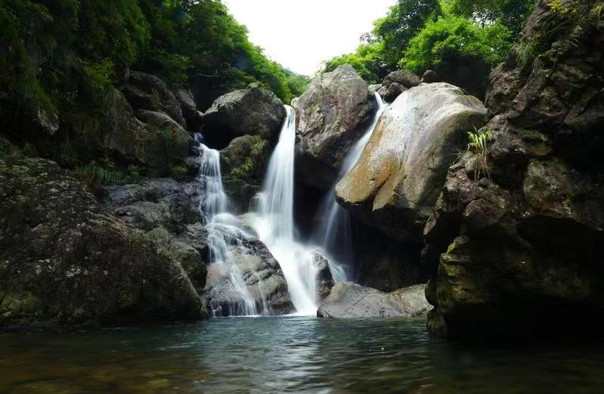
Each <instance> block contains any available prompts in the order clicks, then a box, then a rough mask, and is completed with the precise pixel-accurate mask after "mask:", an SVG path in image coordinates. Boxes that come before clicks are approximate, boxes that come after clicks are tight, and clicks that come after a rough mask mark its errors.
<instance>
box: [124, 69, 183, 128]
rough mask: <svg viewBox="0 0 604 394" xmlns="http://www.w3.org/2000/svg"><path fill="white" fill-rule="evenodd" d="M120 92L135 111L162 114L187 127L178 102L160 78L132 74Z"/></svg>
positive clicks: (138, 73) (137, 73) (143, 74)
mask: <svg viewBox="0 0 604 394" xmlns="http://www.w3.org/2000/svg"><path fill="white" fill-rule="evenodd" d="M122 91H123V93H124V95H125V96H126V99H127V100H128V102H129V103H130V105H131V106H132V108H134V109H135V110H139V109H144V110H149V111H154V112H163V113H165V114H166V115H168V116H169V117H171V118H172V119H174V121H176V123H178V124H179V125H180V126H182V127H186V126H187V125H186V122H185V120H184V118H183V116H182V111H181V108H180V104H179V102H178V101H177V100H176V97H174V94H173V93H172V92H171V91H170V89H168V86H167V85H166V83H165V82H164V81H162V80H161V79H160V78H158V77H156V76H154V75H149V74H145V73H142V72H132V73H130V75H129V77H128V79H127V80H126V82H125V83H124V86H123V87H122Z"/></svg>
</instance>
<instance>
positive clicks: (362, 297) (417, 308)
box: [317, 282, 432, 319]
mask: <svg viewBox="0 0 604 394" xmlns="http://www.w3.org/2000/svg"><path fill="white" fill-rule="evenodd" d="M425 287H426V286H425V285H415V286H411V287H407V288H404V289H400V290H396V291H393V292H392V293H384V292H381V291H379V290H376V289H372V288H369V287H363V286H361V285H357V284H355V283H351V282H340V283H338V284H336V285H335V286H334V288H333V289H332V290H331V293H330V294H329V296H328V297H327V298H326V299H325V301H324V302H323V304H321V306H320V307H319V310H318V311H317V316H319V317H330V318H339V319H347V318H368V317H418V316H423V315H425V314H426V313H427V312H428V311H429V310H430V309H431V308H432V307H431V305H430V304H429V303H428V301H426V297H425V295H424V293H425Z"/></svg>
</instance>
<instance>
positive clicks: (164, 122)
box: [134, 109, 186, 135]
mask: <svg viewBox="0 0 604 394" xmlns="http://www.w3.org/2000/svg"><path fill="white" fill-rule="evenodd" d="M134 115H135V116H136V118H137V119H138V120H140V121H141V122H143V123H146V124H147V125H149V126H151V127H153V128H155V129H157V130H164V131H165V130H169V131H170V132H172V130H174V131H176V132H179V133H182V135H185V134H186V132H185V130H184V129H183V128H182V127H181V126H180V125H179V124H178V123H176V121H175V120H174V119H172V118H171V117H169V116H168V115H166V114H165V113H163V112H156V111H148V110H146V109H139V110H136V111H135V112H134Z"/></svg>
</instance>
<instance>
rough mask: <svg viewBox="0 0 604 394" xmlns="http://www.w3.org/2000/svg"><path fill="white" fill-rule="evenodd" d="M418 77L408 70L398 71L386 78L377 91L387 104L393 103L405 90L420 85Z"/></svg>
mask: <svg viewBox="0 0 604 394" xmlns="http://www.w3.org/2000/svg"><path fill="white" fill-rule="evenodd" d="M420 82H421V81H420V79H419V77H418V76H417V75H415V74H413V73H412V72H410V71H407V70H396V71H393V72H391V73H390V74H388V75H387V76H386V78H384V80H383V81H382V84H381V85H379V87H377V89H375V91H376V92H377V93H378V94H379V95H380V96H382V98H383V99H384V101H386V102H387V103H391V102H393V101H394V100H395V99H396V98H397V97H398V96H400V95H401V93H403V92H404V91H405V90H407V89H410V88H413V87H415V86H417V85H419V84H420Z"/></svg>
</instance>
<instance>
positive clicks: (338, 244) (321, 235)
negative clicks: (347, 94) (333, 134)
mask: <svg viewBox="0 0 604 394" xmlns="http://www.w3.org/2000/svg"><path fill="white" fill-rule="evenodd" d="M375 100H376V102H377V104H378V110H377V112H376V114H375V115H374V117H373V120H372V122H371V124H370V125H369V127H368V128H367V131H366V132H365V134H363V136H362V137H361V139H360V140H358V141H357V142H356V144H354V146H353V147H352V148H351V150H350V152H348V155H347V156H346V158H345V159H344V162H343V164H342V169H341V170H340V176H339V177H338V180H337V181H336V182H334V184H333V186H332V187H331V189H330V190H329V192H328V193H327V195H326V196H325V198H324V199H323V202H322V203H321V206H320V208H319V212H318V215H317V217H319V218H327V221H326V223H325V226H319V227H318V228H317V230H316V231H315V234H314V237H313V238H314V240H315V242H316V243H318V244H319V245H321V246H322V248H323V249H324V251H325V254H326V255H327V256H328V259H329V261H330V264H331V266H330V268H331V271H332V276H333V278H334V281H335V282H341V281H346V280H348V279H349V278H350V276H351V275H350V268H351V267H352V265H353V256H352V251H353V246H352V235H351V233H350V230H351V228H350V212H349V211H348V210H346V209H345V208H343V207H342V206H341V205H340V204H338V203H337V201H336V193H335V188H336V185H337V183H338V181H339V180H340V179H341V178H342V177H343V176H344V175H346V174H347V173H348V172H349V171H350V170H351V169H352V168H353V167H354V166H355V164H356V163H357V162H358V161H359V159H360V158H361V155H362V154H363V150H364V149H365V146H366V145H367V143H368V142H369V139H370V138H371V135H372V134H373V131H374V130H375V127H376V126H377V123H378V121H379V119H380V117H381V116H382V114H383V113H384V111H385V110H386V108H387V107H388V106H387V105H386V104H385V103H384V100H382V96H380V95H379V94H378V93H375ZM336 261H337V263H336Z"/></svg>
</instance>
